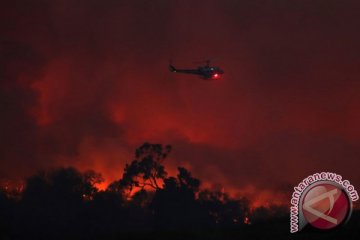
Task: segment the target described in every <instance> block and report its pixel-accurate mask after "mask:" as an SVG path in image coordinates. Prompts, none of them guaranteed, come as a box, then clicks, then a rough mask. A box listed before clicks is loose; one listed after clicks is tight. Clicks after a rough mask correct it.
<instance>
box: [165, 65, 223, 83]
mask: <svg viewBox="0 0 360 240" xmlns="http://www.w3.org/2000/svg"><path fill="white" fill-rule="evenodd" d="M205 62H206V65H205V66H199V67H198V68H197V69H177V68H175V67H174V66H173V65H172V64H171V62H170V64H169V70H170V71H171V72H173V73H187V74H195V75H200V76H201V77H202V78H203V79H205V80H216V79H219V78H220V75H222V74H224V71H223V70H222V69H221V68H219V67H214V66H210V60H206V61H205Z"/></svg>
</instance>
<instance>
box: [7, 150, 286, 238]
mask: <svg viewBox="0 0 360 240" xmlns="http://www.w3.org/2000/svg"><path fill="white" fill-rule="evenodd" d="M170 151H171V147H170V146H163V145H160V144H149V143H145V144H143V145H142V146H140V147H139V148H138V149H137V150H136V151H135V158H134V160H133V161H132V162H131V163H129V164H127V165H126V166H125V168H124V172H123V176H122V177H121V178H120V179H119V180H118V181H115V182H113V183H112V184H110V185H109V186H108V188H107V189H106V190H104V191H99V190H98V189H97V188H96V184H98V183H101V182H102V181H103V179H102V176H101V174H99V173H96V172H94V171H87V172H80V171H78V170H76V169H74V168H59V169H55V170H49V171H42V172H39V173H38V174H36V175H34V176H32V177H30V178H28V179H27V181H26V185H25V187H24V189H23V190H22V191H21V192H20V193H18V194H16V193H13V192H9V191H8V190H6V189H2V190H1V191H0V239H120V238H119V237H122V239H124V238H131V239H133V238H134V237H139V238H143V237H146V236H149V234H160V236H162V235H161V234H163V233H166V232H172V233H174V232H201V233H205V232H211V231H214V230H216V229H234V228H239V227H243V228H246V227H247V226H248V225H250V224H256V222H261V221H265V220H267V219H269V218H273V217H274V216H275V217H283V216H287V209H286V208H281V207H272V208H264V207H263V208H258V209H255V210H251V209H250V202H249V200H247V199H246V198H240V199H232V198H230V197H229V196H228V194H226V193H224V192H221V191H211V190H206V189H201V188H200V186H201V182H200V180H199V179H196V178H195V177H193V176H192V174H191V172H189V171H188V170H187V169H185V168H183V167H179V168H178V173H177V175H176V176H168V174H167V172H166V169H165V167H164V164H163V163H164V161H165V159H166V157H167V156H168V154H169V153H170ZM152 236H154V235H152Z"/></svg>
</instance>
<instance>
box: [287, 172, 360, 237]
mask: <svg viewBox="0 0 360 240" xmlns="http://www.w3.org/2000/svg"><path fill="white" fill-rule="evenodd" d="M358 199H359V196H358V193H357V191H356V190H355V188H354V186H353V185H351V184H350V182H349V181H348V180H344V181H343V180H342V177H341V176H340V175H338V174H335V173H329V172H322V173H315V174H313V175H310V176H308V177H307V178H305V179H304V180H303V181H302V182H300V183H299V185H298V186H296V187H294V192H293V195H292V199H291V208H290V232H292V233H295V232H298V231H300V230H302V229H303V228H304V227H305V226H307V225H311V226H312V227H314V228H317V229H321V230H329V229H333V228H336V227H339V226H341V225H343V224H345V223H346V222H347V220H348V219H349V218H350V216H351V211H352V202H353V201H357V200H358Z"/></svg>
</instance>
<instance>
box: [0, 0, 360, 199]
mask: <svg viewBox="0 0 360 240" xmlns="http://www.w3.org/2000/svg"><path fill="white" fill-rule="evenodd" d="M0 9H1V10H0V12H1V14H0V29H1V35H0V36H1V39H0V40H1V48H0V49H1V55H0V78H1V80H0V81H1V82H0V100H1V112H2V117H1V120H0V121H1V124H0V131H1V132H0V134H1V137H0V141H1V146H0V161H1V170H0V176H1V177H2V178H21V177H24V176H27V175H29V174H32V173H34V172H35V171H37V170H38V169H40V168H48V167H56V166H69V165H70V166H76V167H78V168H80V169H89V168H93V169H95V170H97V171H100V172H101V173H103V175H104V176H105V178H106V179H107V182H109V181H112V180H115V179H117V178H119V177H120V176H121V173H122V168H123V166H124V164H125V162H127V161H130V160H131V159H132V153H133V151H134V150H135V148H136V147H137V146H139V145H141V144H142V143H143V142H145V141H150V142H159V143H164V144H172V145H173V147H174V152H173V154H172V155H171V156H170V159H169V160H168V161H167V167H168V168H169V169H170V171H175V170H174V169H175V167H176V166H178V165H184V166H187V167H188V168H190V169H191V170H192V171H193V173H194V175H195V176H197V177H199V178H200V179H202V180H203V181H204V184H205V185H207V186H209V187H213V188H219V189H220V188H222V187H224V186H225V189H229V190H230V191H231V192H233V193H234V194H236V193H241V192H244V193H247V194H249V195H254V194H253V192H256V191H262V192H263V193H264V194H263V195H264V196H265V195H266V196H268V198H270V197H269V196H270V195H271V194H269V191H270V192H271V193H273V194H274V196H275V195H276V194H279V195H281V194H287V193H288V192H289V189H291V186H293V185H296V184H297V183H298V182H299V181H300V180H301V179H302V178H303V177H305V176H307V175H309V174H311V173H313V172H317V171H333V172H337V173H339V174H342V175H343V176H344V178H348V179H349V180H351V181H352V183H353V184H354V185H355V186H356V185H359V184H360V178H359V176H358V174H357V172H356V171H355V169H356V165H357V160H358V158H359V157H360V152H359V150H358V149H359V144H360V142H359V137H360V128H359V125H358V122H359V120H360V115H359V111H358V106H359V105H360V96H359V91H358V90H359V89H360V84H359V81H358V79H359V76H360V72H359V70H358V66H359V63H360V52H359V49H360V48H359V47H360V46H359V43H360V35H359V32H358V31H357V29H358V25H359V23H360V22H359V19H358V16H357V14H358V9H359V4H358V3H357V2H351V1H348V2H346V3H340V2H339V1H292V3H291V4H290V3H289V2H288V1H285V0H284V1H277V2H268V1H231V0H229V1H196V2H190V1H185V2H184V1H165V0H156V1H146V0H142V1H140V0H137V1H105V2H99V1H57V0H55V1H3V2H2V3H1V7H0ZM169 59H172V60H173V64H174V65H175V66H179V67H196V64H193V63H192V62H193V61H199V60H206V59H213V62H212V64H215V65H219V66H221V67H222V68H224V70H225V75H224V78H223V80H220V81H216V82H207V81H203V80H201V79H199V78H197V77H196V76H187V75H176V74H173V73H170V72H168V71H167V63H168V61H169ZM249 189H250V190H249ZM250 192H251V193H250Z"/></svg>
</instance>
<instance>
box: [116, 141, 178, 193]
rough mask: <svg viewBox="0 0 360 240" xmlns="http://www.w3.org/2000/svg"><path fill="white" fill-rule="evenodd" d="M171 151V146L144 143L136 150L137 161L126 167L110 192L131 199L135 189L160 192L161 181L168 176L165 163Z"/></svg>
mask: <svg viewBox="0 0 360 240" xmlns="http://www.w3.org/2000/svg"><path fill="white" fill-rule="evenodd" d="M170 151H171V146H170V145H167V146H165V147H164V146H162V145H161V144H150V143H144V144H143V145H142V146H140V147H139V148H138V149H136V151H135V159H134V160H133V161H132V162H131V163H130V164H126V165H125V169H124V173H123V176H122V178H121V179H120V180H118V181H116V182H114V183H112V184H111V185H110V186H109V190H112V191H116V192H119V193H120V192H122V193H124V194H125V195H126V197H130V196H131V194H132V193H133V190H134V189H135V188H137V189H140V190H144V189H145V188H146V187H150V188H152V189H153V190H159V189H160V188H161V186H160V184H159V181H164V179H165V177H166V176H167V172H166V171H165V167H164V165H163V161H164V160H165V158H166V157H167V155H168V154H169V152H170Z"/></svg>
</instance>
